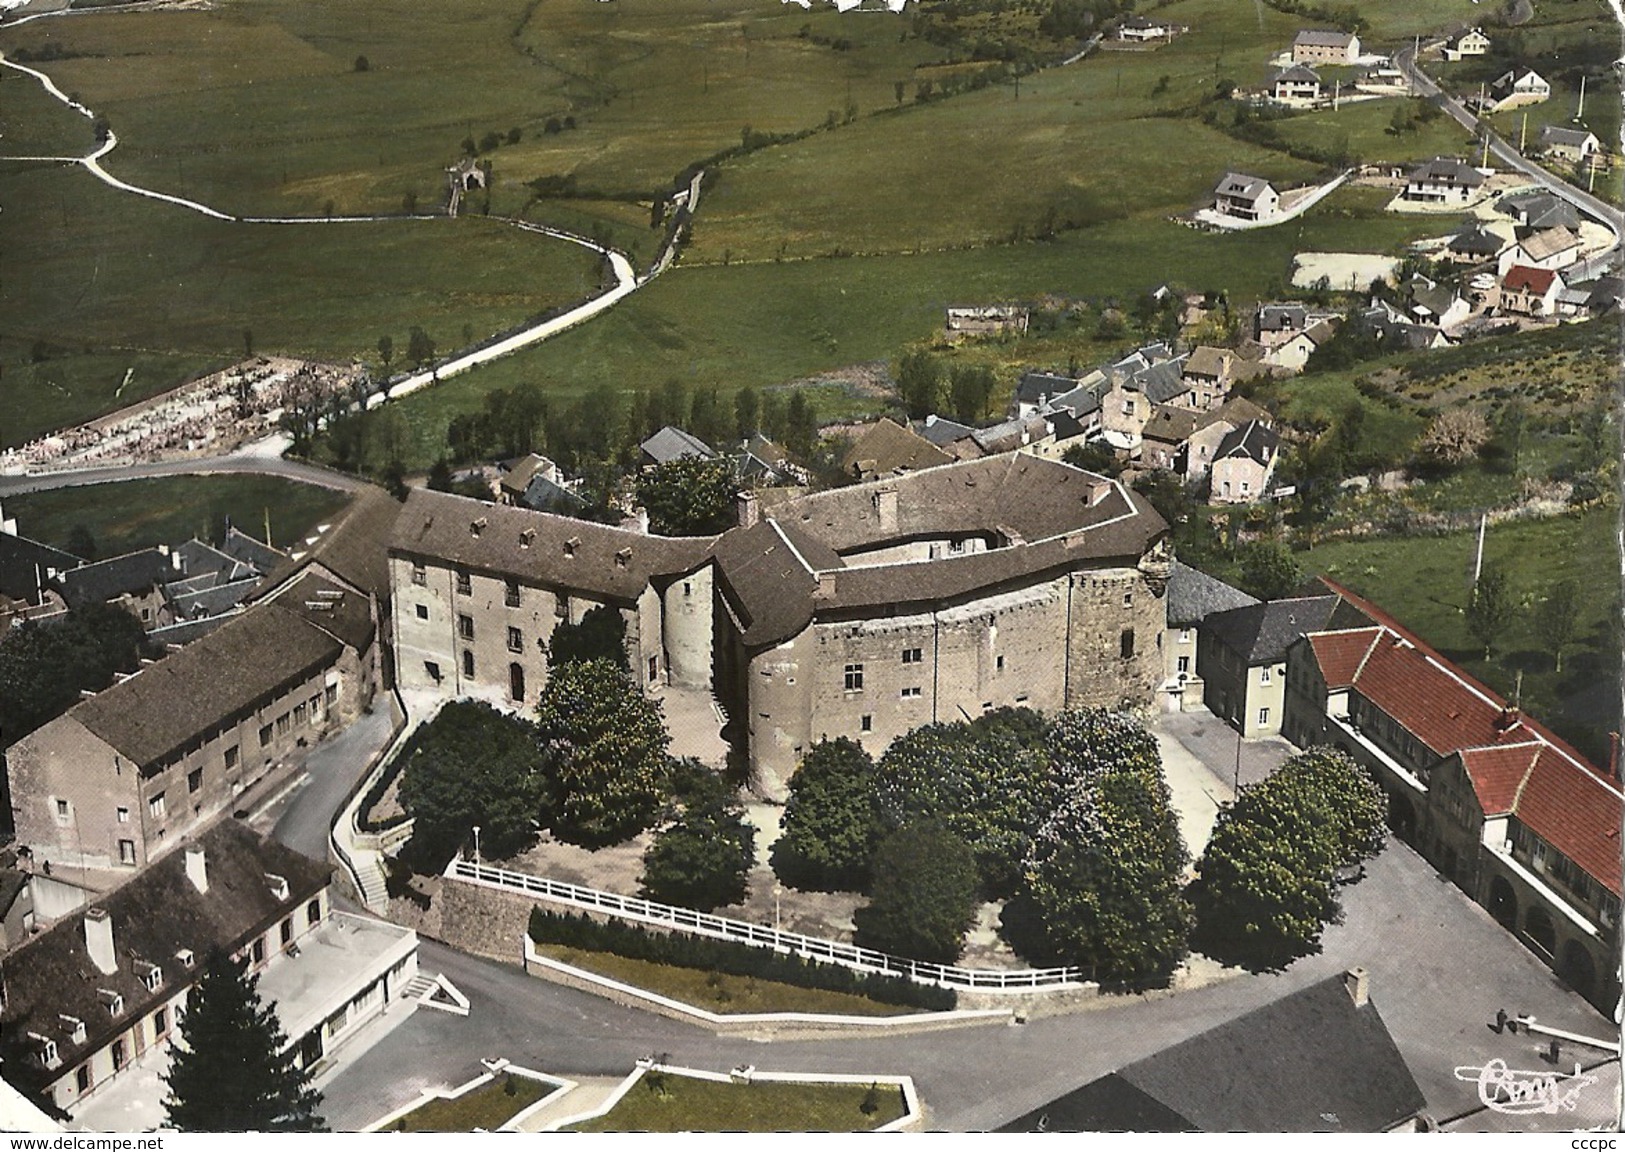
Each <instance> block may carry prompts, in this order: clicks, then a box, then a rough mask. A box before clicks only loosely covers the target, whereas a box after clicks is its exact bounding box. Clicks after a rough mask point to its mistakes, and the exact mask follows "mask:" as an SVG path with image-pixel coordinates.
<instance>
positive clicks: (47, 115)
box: [0, 68, 96, 156]
mask: <svg viewBox="0 0 1625 1152" xmlns="http://www.w3.org/2000/svg"><path fill="white" fill-rule="evenodd" d="M95 150H96V137H95V133H94V131H93V130H92V128H91V123H90V121H89V120H88V119H86V118H85V117H84V116H81V115H80V114H79V113H77V112H75V111H73V110H72V109H71V108H68V107H67V106H66V105H64V104H63V103H62V101H60V100H58V99H57V98H56V97H54V96H51V95H48V94H47V93H46V91H45V89H44V88H43V87H42V86H41V85H40V82H39V81H38V80H36V79H34V77H32V76H28V75H25V74H23V73H21V72H15V71H13V70H12V69H10V68H0V156H84V155H86V154H88V153H90V152H93V151H95Z"/></svg>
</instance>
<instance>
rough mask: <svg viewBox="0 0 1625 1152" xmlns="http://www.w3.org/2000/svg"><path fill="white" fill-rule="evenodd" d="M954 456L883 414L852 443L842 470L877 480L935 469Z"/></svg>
mask: <svg viewBox="0 0 1625 1152" xmlns="http://www.w3.org/2000/svg"><path fill="white" fill-rule="evenodd" d="M953 459H954V457H953V456H951V455H950V454H949V453H947V452H944V451H943V450H942V449H940V448H938V447H937V446H936V445H935V444H933V443H931V441H929V440H927V439H926V438H925V437H923V436H919V435H917V434H915V433H914V432H911V431H909V430H908V429H907V428H904V427H903V426H902V425H901V424H899V423H897V421H895V420H892V419H890V418H889V417H886V416H882V417H881V418H880V419H879V420H876V421H875V422H874V423H873V424H871V425H869V427H868V428H867V429H866V430H865V431H864V433H863V434H862V435H861V436H859V437H858V438H857V439H856V440H854V441H853V442H852V446H851V447H850V448H848V449H847V451H846V455H845V456H843V457H841V471H842V472H845V473H846V474H847V475H848V476H855V477H857V478H858V479H859V480H878V479H880V478H881V477H883V476H900V475H902V474H903V473H905V472H918V471H920V470H921V469H922V468H936V467H938V466H939V465H942V464H950V463H952V462H953Z"/></svg>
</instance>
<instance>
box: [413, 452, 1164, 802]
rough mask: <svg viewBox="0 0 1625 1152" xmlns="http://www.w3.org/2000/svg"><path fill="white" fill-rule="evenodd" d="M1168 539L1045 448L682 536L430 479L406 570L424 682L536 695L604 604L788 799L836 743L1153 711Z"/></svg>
mask: <svg viewBox="0 0 1625 1152" xmlns="http://www.w3.org/2000/svg"><path fill="white" fill-rule="evenodd" d="M1166 537H1167V526H1166V525H1165V524H1164V523H1163V521H1162V520H1161V518H1160V517H1158V516H1157V514H1156V513H1155V511H1153V510H1152V509H1151V508H1150V506H1149V505H1148V504H1146V503H1145V501H1144V500H1143V499H1142V498H1140V497H1139V496H1137V495H1135V494H1134V493H1132V492H1131V491H1129V490H1128V489H1126V488H1124V487H1123V486H1122V485H1121V484H1119V483H1116V482H1114V481H1110V480H1107V479H1104V478H1102V477H1099V476H1095V475H1093V474H1091V473H1088V472H1083V471H1080V470H1079V469H1076V468H1073V467H1070V466H1068V465H1065V464H1060V463H1054V462H1051V461H1047V460H1043V459H1041V458H1039V457H1037V456H1034V455H1031V454H1028V453H1008V454H1004V455H1000V456H990V457H987V458H985V459H982V460H974V461H967V462H964V463H958V464H949V465H945V466H943V467H938V468H931V469H928V470H924V471H920V472H914V473H908V474H905V475H902V476H897V477H893V478H888V479H885V480H881V481H877V482H872V483H868V484H861V485H856V486H853V487H849V488H841V489H836V490H833V491H829V492H821V493H815V494H811V495H805V496H793V497H790V498H788V499H786V500H783V501H782V502H779V503H776V504H774V505H773V506H772V507H770V508H765V509H764V508H762V507H761V506H760V505H759V503H758V501H757V500H756V499H755V498H754V497H747V498H745V499H743V500H742V501H741V515H740V526H739V527H738V528H735V529H731V530H730V531H728V532H725V533H723V534H722V535H721V536H720V537H704V538H688V539H665V538H660V537H652V536H645V535H640V534H638V533H636V532H630V531H626V530H622V529H616V528H608V527H605V526H602V525H596V524H588V523H584V522H581V521H576V520H569V519H566V518H563V517H558V516H549V515H546V514H544V513H534V512H528V511H525V510H523V509H518V508H505V507H500V506H491V505H485V504H482V503H480V502H477V501H471V500H467V499H464V498H461V497H456V496H448V495H445V494H442V493H436V492H428V491H422V490H414V491H413V493H412V494H411V496H410V498H409V499H408V501H407V504H406V507H405V509H404V511H403V513H402V516H401V519H400V522H399V524H398V525H397V529H396V533H395V538H394V542H393V544H392V546H391V548H390V564H391V566H392V570H393V572H394V577H395V584H396V596H395V613H394V616H395V620H394V627H395V631H396V644H397V651H398V652H399V667H400V672H399V675H400V683H401V685H402V687H403V688H410V689H420V690H431V691H437V692H440V693H442V694H444V695H447V696H470V695H471V696H477V697H483V698H487V699H491V700H494V701H500V702H506V703H509V704H521V703H530V702H532V701H534V699H535V695H536V693H537V692H538V691H539V690H540V688H541V687H542V685H543V684H544V683H545V682H546V677H547V660H546V652H545V643H546V641H547V639H548V637H549V636H550V635H551V633H552V630H553V628H554V627H555V626H556V624H557V622H558V621H559V620H562V619H570V620H572V621H575V620H579V619H580V618H581V616H582V615H583V614H584V613H585V612H586V611H587V610H588V609H589V608H592V607H595V606H598V605H605V606H608V607H610V608H611V609H613V610H614V611H617V612H619V613H620V615H621V616H622V618H623V619H624V620H625V622H626V645H627V655H628V658H629V660H630V662H631V664H632V666H633V668H634V669H635V670H636V674H637V678H638V680H639V682H640V683H641V684H642V685H643V686H644V688H645V690H646V691H648V692H651V693H659V692H662V691H664V690H666V689H667V688H668V687H683V688H692V689H699V690H709V691H710V692H712V693H713V694H714V695H715V697H716V698H717V700H718V701H720V702H721V705H722V707H723V708H724V710H725V711H726V713H727V715H728V716H729V717H731V718H733V721H734V722H735V723H736V724H737V725H738V731H739V734H740V739H741V741H742V743H743V745H744V749H745V750H746V751H747V753H748V758H749V762H750V764H751V766H752V768H753V770H754V772H755V775H756V783H757V785H758V786H759V787H760V788H761V789H762V790H763V791H764V792H766V793H768V794H770V795H782V788H783V781H785V780H787V779H788V778H789V775H790V773H791V772H792V771H793V770H794V768H795V766H796V764H797V763H798V762H799V760H800V758H801V756H802V755H803V754H804V753H805V751H806V750H807V748H809V747H810V746H811V745H812V744H813V743H815V742H816V741H817V740H819V739H821V738H823V737H825V736H832V737H833V736H838V735H851V736H853V737H854V738H856V739H858V740H859V741H860V742H862V743H863V744H864V745H866V746H868V747H870V748H871V749H872V750H873V751H875V752H876V753H878V752H879V751H880V750H882V749H883V748H885V746H886V745H887V743H889V742H890V741H891V740H892V739H893V738H894V737H896V736H898V735H901V734H902V733H904V732H906V731H908V730H910V729H912V728H914V727H917V726H918V725H921V724H927V723H931V722H933V721H937V720H943V721H946V720H949V719H953V718H963V717H967V716H979V715H981V714H982V713H983V712H984V711H988V710H991V709H994V708H998V707H1003V706H1006V705H1017V704H1024V705H1028V706H1030V707H1033V708H1037V709H1041V710H1046V711H1054V710H1058V709H1062V708H1067V707H1077V706H1082V705H1085V704H1116V703H1120V702H1124V701H1132V702H1138V703H1142V704H1148V703H1150V701H1151V700H1152V699H1153V698H1154V696H1155V692H1156V689H1157V686H1158V685H1159V684H1160V682H1161V674H1162V630H1163V617H1164V613H1163V606H1162V594H1163V590H1164V588H1165V586H1166V580H1167V572H1168V549H1167V543H1166Z"/></svg>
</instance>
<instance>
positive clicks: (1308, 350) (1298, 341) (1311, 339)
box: [1263, 318, 1337, 372]
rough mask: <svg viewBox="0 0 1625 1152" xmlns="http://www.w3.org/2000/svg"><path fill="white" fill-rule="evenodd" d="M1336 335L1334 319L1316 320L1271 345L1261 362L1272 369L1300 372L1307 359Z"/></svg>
mask: <svg viewBox="0 0 1625 1152" xmlns="http://www.w3.org/2000/svg"><path fill="white" fill-rule="evenodd" d="M1336 334H1337V325H1336V322H1335V319H1334V318H1325V319H1317V320H1315V321H1314V322H1313V323H1311V324H1310V325H1309V326H1308V327H1307V328H1305V329H1303V330H1302V331H1301V332H1295V333H1292V334H1291V335H1289V336H1287V337H1286V339H1284V340H1278V341H1277V342H1276V343H1275V344H1273V345H1271V346H1270V347H1269V348H1268V350H1267V351H1265V353H1264V356H1263V362H1264V363H1265V364H1268V365H1269V366H1270V367H1272V368H1284V369H1286V370H1287V371H1288V372H1302V371H1303V369H1304V366H1305V365H1306V364H1308V363H1309V357H1311V356H1313V355H1314V354H1315V352H1316V351H1317V350H1318V349H1319V348H1320V346H1321V345H1322V344H1324V343H1326V341H1328V340H1330V339H1331V338H1332V337H1333V336H1335V335H1336Z"/></svg>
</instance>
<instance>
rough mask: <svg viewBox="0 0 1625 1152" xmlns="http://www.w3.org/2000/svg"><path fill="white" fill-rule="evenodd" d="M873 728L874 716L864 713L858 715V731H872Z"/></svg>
mask: <svg viewBox="0 0 1625 1152" xmlns="http://www.w3.org/2000/svg"><path fill="white" fill-rule="evenodd" d="M874 730H875V718H874V717H873V716H870V715H868V714H865V715H863V716H862V717H860V718H859V719H858V731H860V732H873V731H874Z"/></svg>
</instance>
